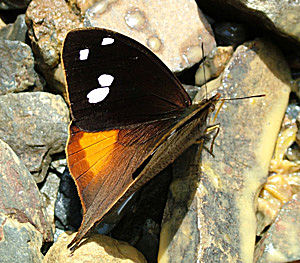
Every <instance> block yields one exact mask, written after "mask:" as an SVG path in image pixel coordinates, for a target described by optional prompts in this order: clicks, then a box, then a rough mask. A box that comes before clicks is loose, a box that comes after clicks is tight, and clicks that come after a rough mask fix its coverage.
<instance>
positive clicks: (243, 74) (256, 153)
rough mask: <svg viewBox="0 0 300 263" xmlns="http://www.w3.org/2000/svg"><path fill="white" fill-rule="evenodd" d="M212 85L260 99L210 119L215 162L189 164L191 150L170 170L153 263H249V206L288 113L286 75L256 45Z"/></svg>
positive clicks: (278, 59) (252, 221) (266, 49)
mask: <svg viewBox="0 0 300 263" xmlns="http://www.w3.org/2000/svg"><path fill="white" fill-rule="evenodd" d="M218 82H219V84H220V85H219V88H218V89H217V90H218V92H220V93H221V94H222V97H225V98H232V97H242V96H249V95H254V94H265V95H266V96H265V97H263V98H253V99H249V100H239V101H230V102H226V105H225V106H223V108H221V110H220V112H219V115H218V116H217V119H216V123H220V132H219V135H218V136H217V138H216V140H215V143H214V151H213V152H214V156H215V158H213V157H212V156H211V155H210V154H209V153H208V151H205V150H203V151H202V154H201V160H200V161H199V159H198V161H197V159H196V161H195V158H200V157H199V156H198V153H197V149H191V150H190V151H191V152H187V153H186V156H182V157H181V161H180V160H179V161H178V163H177V164H176V166H175V168H174V171H173V177H174V181H173V182H172V184H171V186H170V199H169V200H168V203H167V206H166V209H165V217H164V223H163V225H162V231H161V239H160V249H159V261H158V262H159V263H162V262H196V261H198V262H249V263H250V262H253V253H254V245H255V238H256V217H255V200H256V197H257V194H258V191H259V190H260V187H261V185H262V183H263V182H264V181H265V180H266V178H267V175H268V167H269V162H270V160H271V157H272V153H273V150H274V146H275V142H276V138H277V134H278V131H279V128H280V124H281V120H282V118H283V115H284V112H285V109H286V106H287V102H288V97H289V92H290V88H289V86H288V84H289V82H290V72H289V70H288V66H287V64H286V62H285V60H284V58H283V57H282V56H281V55H280V52H279V51H278V50H277V49H276V48H275V47H274V46H273V45H272V44H270V43H268V42H266V41H262V40H256V41H253V42H248V43H245V44H244V45H241V46H239V47H238V48H237V50H236V51H235V53H234V54H233V57H232V58H231V60H230V62H229V63H228V65H227V66H226V68H225V70H224V73H223V74H222V75H221V76H220V77H219V78H218ZM215 83H216V82H215ZM212 86H218V85H215V84H214V85H212ZM208 90H209V92H210V85H208ZM201 98H203V95H202V96H201V97H200V98H199V97H198V98H197V96H196V99H198V100H199V99H201ZM217 107H218V105H217ZM210 124H212V123H211V120H210ZM210 143H211V141H208V143H207V147H208V148H209V147H210ZM188 162H189V163H190V164H191V165H188Z"/></svg>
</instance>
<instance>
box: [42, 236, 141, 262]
mask: <svg viewBox="0 0 300 263" xmlns="http://www.w3.org/2000/svg"><path fill="white" fill-rule="evenodd" d="M74 237H75V233H74V234H72V235H67V234H66V233H63V234H61V235H60V236H59V238H58V240H57V242H56V243H55V244H54V245H53V246H52V247H51V248H50V250H49V251H48V253H47V254H46V256H45V258H44V261H43V263H71V262H72V263H79V262H85V263H123V262H124V263H125V262H126V263H145V262H146V260H145V258H144V257H143V255H142V254H141V253H140V252H139V251H137V250H136V249H135V248H134V247H132V246H130V245H129V244H127V243H126V242H122V241H117V240H115V239H112V238H110V237H107V236H103V235H99V234H98V235H97V234H96V235H93V236H90V237H89V239H88V241H86V240H83V241H82V242H81V245H80V247H78V248H77V249H76V250H75V251H74V252H73V253H72V252H71V251H70V249H68V248H67V245H68V244H69V243H70V242H71V240H72V239H73V238H74ZM71 253H72V255H71Z"/></svg>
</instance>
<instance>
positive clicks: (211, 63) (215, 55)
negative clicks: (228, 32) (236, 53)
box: [195, 46, 233, 85]
mask: <svg viewBox="0 0 300 263" xmlns="http://www.w3.org/2000/svg"><path fill="white" fill-rule="evenodd" d="M232 53H233V47H232V46H228V47H216V48H214V49H213V50H212V51H211V52H210V53H209V54H208V55H207V57H206V58H205V60H204V62H203V63H201V64H200V66H199V68H198V70H197V72H196V75H195V84H196V85H203V84H204V83H205V82H206V81H209V80H211V79H213V78H216V77H218V76H219V75H220V74H221V73H222V71H223V70H224V68H225V66H226V64H227V63H228V61H229V60H230V58H231V56H232ZM204 73H205V74H204ZM204 75H205V77H204Z"/></svg>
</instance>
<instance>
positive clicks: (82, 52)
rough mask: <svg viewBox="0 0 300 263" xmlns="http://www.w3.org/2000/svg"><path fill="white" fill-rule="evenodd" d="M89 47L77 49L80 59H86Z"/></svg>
mask: <svg viewBox="0 0 300 263" xmlns="http://www.w3.org/2000/svg"><path fill="white" fill-rule="evenodd" d="M89 52H90V51H89V49H88V48H85V49H82V50H80V51H79V59H80V60H87V58H88V56H89Z"/></svg>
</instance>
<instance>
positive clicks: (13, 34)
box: [0, 14, 27, 42]
mask: <svg viewBox="0 0 300 263" xmlns="http://www.w3.org/2000/svg"><path fill="white" fill-rule="evenodd" d="M26 33H27V26H26V24H25V15H23V14H22V15H19V16H18V17H17V19H16V21H15V22H14V23H13V24H8V25H6V26H5V27H3V28H1V29H0V38H1V39H6V40H18V41H22V42H25V39H26Z"/></svg>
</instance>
